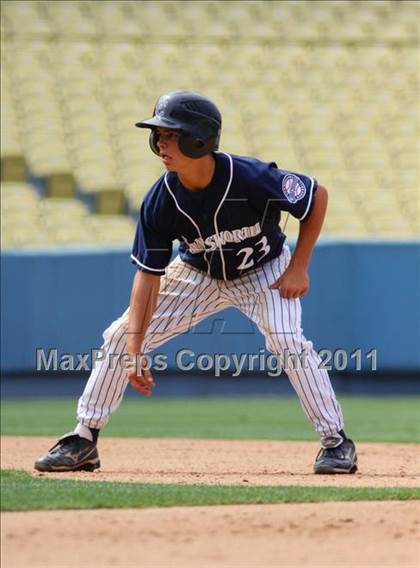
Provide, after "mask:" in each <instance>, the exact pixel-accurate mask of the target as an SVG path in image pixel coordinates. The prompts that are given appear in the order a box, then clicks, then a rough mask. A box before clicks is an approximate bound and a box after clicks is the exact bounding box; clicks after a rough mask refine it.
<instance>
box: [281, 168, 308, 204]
mask: <svg viewBox="0 0 420 568" xmlns="http://www.w3.org/2000/svg"><path fill="white" fill-rule="evenodd" d="M281 188H282V190H283V193H284V195H285V197H286V199H287V201H290V203H296V201H299V200H300V199H303V198H304V197H305V194H306V187H305V184H304V183H303V181H302V180H301V179H299V178H298V177H297V176H295V175H294V174H287V175H286V176H284V178H283V181H282V184H281Z"/></svg>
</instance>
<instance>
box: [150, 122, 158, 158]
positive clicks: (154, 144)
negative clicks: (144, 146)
mask: <svg viewBox="0 0 420 568" xmlns="http://www.w3.org/2000/svg"><path fill="white" fill-rule="evenodd" d="M158 141H159V135H158V133H157V131H156V129H155V128H152V130H151V131H150V135H149V146H150V148H151V150H152V152H153V153H154V154H156V155H157V156H159V154H160V153H159V147H158Z"/></svg>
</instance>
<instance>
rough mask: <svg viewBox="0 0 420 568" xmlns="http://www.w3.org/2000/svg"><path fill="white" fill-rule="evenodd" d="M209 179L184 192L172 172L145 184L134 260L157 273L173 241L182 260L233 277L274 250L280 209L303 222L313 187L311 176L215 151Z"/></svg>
mask: <svg viewBox="0 0 420 568" xmlns="http://www.w3.org/2000/svg"><path fill="white" fill-rule="evenodd" d="M214 157H215V160H216V165H215V172H214V175H213V179H212V181H211V182H210V184H209V185H208V186H207V187H206V188H204V189H202V190H199V191H195V192H194V191H189V190H188V189H186V188H184V187H183V186H182V184H181V183H180V181H179V180H178V177H177V174H176V173H175V172H167V173H166V174H165V175H163V176H162V177H160V178H159V179H158V180H157V181H156V183H155V184H154V185H153V186H152V187H151V188H150V190H149V191H148V193H147V195H146V197H145V198H144V201H143V203H142V205H141V209H140V216H139V220H138V224H137V231H136V236H135V239H134V244H133V250H132V255H131V258H132V261H133V263H135V264H137V266H138V268H139V269H141V270H143V271H145V272H149V273H151V274H156V275H162V274H164V273H165V268H166V266H167V265H168V264H169V262H170V259H171V255H172V245H173V241H174V240H179V242H180V245H179V254H180V256H181V258H182V260H183V261H184V262H186V263H188V264H190V265H192V266H194V267H195V268H197V269H198V270H201V271H203V272H206V273H207V274H209V275H210V276H212V277H213V278H218V279H224V280H232V279H234V278H238V277H239V276H241V275H242V274H244V273H245V272H247V271H248V270H252V269H254V268H256V267H258V266H260V265H261V264H263V263H265V262H267V261H269V260H271V259H273V258H275V257H277V256H279V255H280V253H281V251H282V248H283V243H284V241H285V238H286V237H285V235H284V234H283V233H282V231H281V228H280V226H279V223H280V216H281V213H282V212H288V213H290V214H291V215H293V216H294V217H296V218H297V219H299V220H300V221H302V222H304V221H305V220H306V219H307V218H308V217H309V215H310V213H311V209H312V206H313V198H314V194H315V191H316V188H317V182H316V180H315V179H314V178H311V177H307V176H305V175H302V174H298V173H294V172H289V171H285V170H280V169H278V168H277V165H276V164H275V163H274V162H269V163H267V162H261V161H260V160H257V159H255V158H248V157H243V156H235V155H232V154H225V153H222V152H215V153H214Z"/></svg>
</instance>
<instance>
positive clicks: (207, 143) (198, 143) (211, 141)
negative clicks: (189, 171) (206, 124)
mask: <svg viewBox="0 0 420 568" xmlns="http://www.w3.org/2000/svg"><path fill="white" fill-rule="evenodd" d="M215 142H216V140H215V138H214V137H212V138H208V139H207V140H202V139H201V138H194V137H193V136H190V135H189V134H186V133H185V132H184V133H182V134H181V136H180V137H179V139H178V147H179V149H180V150H181V152H182V153H183V154H184V156H188V157H189V158H194V159H197V158H202V157H203V156H205V155H206V154H209V153H210V152H212V151H213V150H214V149H215Z"/></svg>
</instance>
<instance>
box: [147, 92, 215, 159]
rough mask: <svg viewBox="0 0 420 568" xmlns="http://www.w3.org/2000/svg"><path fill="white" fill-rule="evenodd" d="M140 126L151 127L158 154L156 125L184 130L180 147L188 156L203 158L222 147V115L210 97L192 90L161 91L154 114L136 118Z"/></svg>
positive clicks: (153, 146) (153, 142) (179, 143)
mask: <svg viewBox="0 0 420 568" xmlns="http://www.w3.org/2000/svg"><path fill="white" fill-rule="evenodd" d="M136 126H138V127H139V128H151V130H152V131H151V133H150V137H149V144H150V147H151V149H152V150H153V152H154V153H155V154H158V155H159V148H158V146H157V143H158V140H159V135H158V133H157V131H156V128H157V127H161V128H174V129H175V128H176V129H179V130H181V135H180V137H179V139H178V147H179V149H180V150H181V152H182V153H183V154H185V156H188V157H189V158H202V157H203V156H205V155H206V154H208V153H210V152H212V151H213V150H217V149H218V147H219V140H220V133H221V128H222V116H221V114H220V112H219V109H218V108H217V107H216V105H215V104H214V103H213V102H212V101H211V100H210V99H208V98H207V97H204V96H203V95H199V94H198V93H193V92H191V91H173V92H171V93H167V94H166V95H162V96H161V97H160V98H159V100H158V102H157V103H156V106H155V108H154V110H153V117H152V118H148V119H146V120H142V121H141V122H136Z"/></svg>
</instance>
